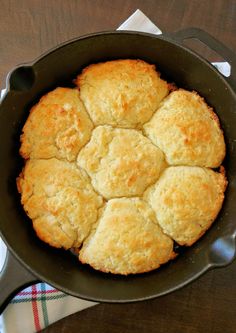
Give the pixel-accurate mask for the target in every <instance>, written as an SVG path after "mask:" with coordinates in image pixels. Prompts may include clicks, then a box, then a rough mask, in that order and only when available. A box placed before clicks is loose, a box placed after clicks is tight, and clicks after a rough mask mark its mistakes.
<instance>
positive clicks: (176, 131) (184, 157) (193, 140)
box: [144, 89, 225, 168]
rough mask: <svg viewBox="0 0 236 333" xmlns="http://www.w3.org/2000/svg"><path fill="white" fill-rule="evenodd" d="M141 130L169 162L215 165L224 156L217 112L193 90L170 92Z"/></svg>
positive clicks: (216, 165) (174, 163)
mask: <svg viewBox="0 0 236 333" xmlns="http://www.w3.org/2000/svg"><path fill="white" fill-rule="evenodd" d="M144 131H145V133H146V135H147V136H148V137H149V138H150V140H151V141H152V142H153V143H154V144H156V145H157V146H158V147H159V148H160V149H161V150H162V151H163V152H164V153H165V155H166V160H167V162H168V163H169V164H171V165H189V166H191V165H196V166H204V167H211V168H216V167H218V166H220V165H221V163H222V161H223V159H224V156H225V142H224V137H223V133H222V131H221V129H220V124H219V120H218V118H217V115H216V114H215V113H214V112H213V111H212V109H211V108H209V106H208V105H207V104H206V103H205V102H204V100H203V99H202V98H201V97H200V96H199V95H198V94H197V93H195V92H189V91H186V90H183V89H179V90H177V91H174V92H172V93H171V94H170V95H169V96H168V97H167V98H166V99H165V100H164V101H163V102H162V103H161V106H160V108H159V109H158V110H157V112H156V113H155V114H154V116H153V117H152V119H151V120H150V121H149V122H148V123H147V124H145V125H144Z"/></svg>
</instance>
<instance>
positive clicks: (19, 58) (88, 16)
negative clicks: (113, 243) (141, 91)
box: [0, 0, 236, 333]
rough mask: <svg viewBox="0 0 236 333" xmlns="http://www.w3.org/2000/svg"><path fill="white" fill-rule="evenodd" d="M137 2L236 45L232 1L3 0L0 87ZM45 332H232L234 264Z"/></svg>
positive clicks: (162, 18)
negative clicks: (13, 73)
mask: <svg viewBox="0 0 236 333" xmlns="http://www.w3.org/2000/svg"><path fill="white" fill-rule="evenodd" d="M137 8H139V9H141V10H142V11H143V12H144V13H145V14H146V15H147V16H149V17H150V19H152V21H153V22H154V23H156V24H158V26H159V27H160V28H161V29H162V30H163V31H164V32H165V31H176V30H178V29H181V28H184V27H189V26H195V27H200V28H202V29H205V30H206V31H208V32H209V33H211V34H212V35H214V36H216V37H217V38H218V39H219V40H221V41H222V42H223V43H225V44H226V45H228V46H229V47H230V48H232V49H233V50H234V51H235V52H236V38H235V36H236V1H235V0H198V1H197V0H192V1H191V0H147V1H142V0H133V1H131V0H130V1H128V0H104V1H101V0H90V1H89V0H88V1H85V0H80V1H79V0H21V1H19V0H5V1H4V0H1V1H0V88H3V87H4V85H5V77H6V75H7V73H8V71H9V70H10V69H11V68H12V67H14V66H15V65H16V64H19V63H23V62H28V61H31V60H33V59H34V58H35V57H38V56H39V55H40V54H41V53H42V52H44V51H46V50H48V49H49V48H51V47H53V46H56V45H57V44H58V43H61V42H63V41H66V40H67V39H70V38H73V37H76V36H80V35H83V34H87V33H90V32H95V31H102V30H111V29H116V28H117V27H118V26H119V25H120V23H121V22H123V21H124V20H125V19H126V18H127V17H128V16H129V15H131V14H132V13H133V12H134V11H135V10H136V9H137ZM191 47H194V48H195V50H198V51H199V52H200V53H201V54H202V55H204V56H205V57H206V58H208V59H209V60H212V61H213V60H220V58H219V56H218V55H215V54H214V53H213V52H211V51H209V50H208V49H207V48H206V47H202V46H200V45H199V44H198V45H197V44H195V43H192V44H191ZM44 332H47V333H54V332H55V333H62V332H65V333H67V332H70V333H73V332H80V333H84V332H96V333H106V332H109V333H110V332H112V333H116V332H117V333H118V332H119V333H120V332H122V333H126V332H139V333H142V332H149V333H152V332H158V333H164V332H168V333H180V332H181V333H182V332H184V333H199V332H204V333H210V332H211V333H222V332H224V333H235V332H236V263H235V262H234V263H233V264H231V265H230V266H229V267H227V268H223V269H217V270H214V271H211V272H208V273H207V274H206V275H205V276H203V277H201V278H200V279H198V280H197V281H196V282H194V283H192V284H191V285H189V286H187V287H185V288H184V289H182V290H179V291H177V292H175V293H173V294H170V295H168V296H165V297H162V298H158V299H155V300H152V301H146V302H141V303H136V304H125V305H110V304H101V305H98V306H95V307H93V308H90V309H87V310H85V311H82V312H79V313H76V314H74V315H71V316H69V317H67V318H65V319H62V320H61V321H59V322H57V323H55V324H53V325H52V326H51V327H48V328H47V329H45V330H44Z"/></svg>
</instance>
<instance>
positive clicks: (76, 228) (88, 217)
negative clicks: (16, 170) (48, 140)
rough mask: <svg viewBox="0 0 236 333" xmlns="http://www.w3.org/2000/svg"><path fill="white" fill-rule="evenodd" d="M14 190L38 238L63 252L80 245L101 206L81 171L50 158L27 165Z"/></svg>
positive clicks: (100, 200) (98, 197) (33, 161)
mask: <svg viewBox="0 0 236 333" xmlns="http://www.w3.org/2000/svg"><path fill="white" fill-rule="evenodd" d="M17 186H18V191H19V192H20V193H21V203H22V205H23V206H24V209H25V211H26V212H27V214H28V216H29V217H30V218H31V219H32V220H33V226H34V229H35V231H36V233H37V235H38V237H39V238H41V239H42V240H43V241H44V242H46V243H48V244H50V245H52V246H55V247H64V248H65V249H68V248H71V247H73V246H75V247H79V246H80V245H81V242H82V241H83V240H84V239H85V237H87V236H88V234H89V232H90V229H91V227H92V225H93V223H94V222H95V221H96V220H97V210H98V208H99V207H100V206H101V205H102V202H103V200H102V198H101V197H100V196H98V195H97V194H96V193H95V192H94V190H93V188H92V186H91V185H90V183H89V179H88V176H87V175H86V174H85V172H84V171H83V170H80V169H79V168H78V167H77V166H76V164H74V163H69V162H66V161H59V160H57V159H54V158H53V159H49V160H29V161H27V162H26V165H25V168H24V169H23V171H22V173H21V175H20V176H19V177H18V179H17Z"/></svg>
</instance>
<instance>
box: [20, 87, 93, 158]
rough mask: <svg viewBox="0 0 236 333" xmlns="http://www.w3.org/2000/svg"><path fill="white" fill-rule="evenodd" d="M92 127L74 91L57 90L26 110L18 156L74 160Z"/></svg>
mask: <svg viewBox="0 0 236 333" xmlns="http://www.w3.org/2000/svg"><path fill="white" fill-rule="evenodd" d="M92 129H93V124H92V122H91V120H90V119H89V116H88V114H87V112H86V110H85V108H84V106H83V103H82V102H81V100H80V99H79V93H78V91H77V89H69V88H57V89H55V90H53V91H51V92H50V93H48V94H47V95H45V96H43V97H42V98H41V99H40V101H39V103H38V104H36V105H35V106H34V107H33V108H32V109H31V111H30V115H29V117H28V119H27V121H26V123H25V125H24V127H23V134H22V135H21V148H20V154H21V156H22V157H24V158H25V159H28V158H52V157H56V158H59V159H67V160H68V161H73V160H75V159H76V157H77V155H78V152H79V150H80V149H81V147H83V146H84V145H85V144H86V143H87V142H88V140H89V138H90V135H91V131H92Z"/></svg>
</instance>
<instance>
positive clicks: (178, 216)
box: [144, 166, 227, 245]
mask: <svg viewBox="0 0 236 333" xmlns="http://www.w3.org/2000/svg"><path fill="white" fill-rule="evenodd" d="M226 185H227V181H226V178H225V175H224V172H223V170H221V173H218V172H214V171H213V170H210V169H207V168H201V167H188V166H186V167H184V166H176V167H169V168H167V169H165V170H164V172H163V173H162V175H161V177H160V178H159V180H158V181H157V183H156V184H155V185H153V186H151V187H150V188H149V189H148V190H147V191H146V192H145V193H144V199H145V200H147V201H148V203H149V204H150V206H151V207H152V209H153V210H154V211H155V213H156V217H157V220H158V223H159V225H160V226H161V228H162V230H163V231H164V233H165V234H167V235H168V236H170V237H171V238H173V239H174V240H175V241H176V242H178V243H179V244H180V245H192V244H193V243H194V242H195V241H197V240H198V239H199V238H200V237H201V236H202V235H203V234H204V233H205V231H206V230H207V229H208V228H209V227H210V226H211V224H212V222H213V221H214V220H215V218H216V216H217V214H218V213H219V211H220V209H221V206H222V203H223V200H224V191H225V188H226Z"/></svg>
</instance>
